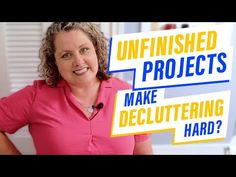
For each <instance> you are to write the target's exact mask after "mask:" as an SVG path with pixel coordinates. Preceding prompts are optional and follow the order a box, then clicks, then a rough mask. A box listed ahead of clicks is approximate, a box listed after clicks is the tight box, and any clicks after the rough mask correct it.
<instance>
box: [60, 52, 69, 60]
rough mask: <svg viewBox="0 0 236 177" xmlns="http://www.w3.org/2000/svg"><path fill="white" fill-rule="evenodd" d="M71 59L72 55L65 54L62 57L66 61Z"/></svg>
mask: <svg viewBox="0 0 236 177" xmlns="http://www.w3.org/2000/svg"><path fill="white" fill-rule="evenodd" d="M70 57H71V54H70V53H65V54H63V55H62V56H61V58H65V59H67V58H70Z"/></svg>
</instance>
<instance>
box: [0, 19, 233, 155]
mask: <svg viewBox="0 0 236 177" xmlns="http://www.w3.org/2000/svg"><path fill="white" fill-rule="evenodd" d="M95 23H96V24H97V25H99V27H100V28H101V29H102V31H103V32H104V34H105V36H106V37H107V38H108V39H109V38H110V37H111V36H112V35H115V34H123V33H135V32H145V31H157V30H171V29H179V28H189V27H197V26H203V25H210V24H216V25H217V24H222V22H221V23H215V22H214V23H206V22H204V23H200V22H124V23H123V22H119V23H117V22H95ZM230 24H231V25H232V28H233V34H232V41H231V44H232V45H233V46H234V51H235V50H236V49H235V47H236V40H235V39H236V23H230ZM48 25H50V22H14V23H13V22H9V23H7V22H6V23H0V97H4V96H8V95H9V94H11V93H14V92H15V91H17V90H19V89H21V88H23V87H24V86H26V85H28V84H32V81H33V80H35V79H39V77H38V73H37V66H38V64H39V58H38V50H39V47H40V42H41V38H42V36H43V34H44V32H45V31H46V29H47V27H48ZM233 58H234V59H233V60H234V61H233V70H232V79H231V81H230V83H221V84H211V86H210V87H209V85H198V86H191V87H184V92H183V87H175V88H167V89H166V90H165V97H166V98H171V97H177V96H187V95H194V94H201V93H210V92H216V91H224V90H231V99H230V112H229V122H228V132H227V137H226V139H225V140H223V141H213V142H207V143H196V144H189V145H172V144H171V143H172V136H173V132H161V133H153V134H152V142H153V149H154V153H155V154H233V153H236V150H235V149H233V147H236V138H235V137H234V136H235V135H236V109H233V106H234V105H236V77H235V76H236V63H235V52H234V57H233ZM116 75H117V76H118V77H120V78H122V79H123V80H126V81H127V82H129V83H132V79H133V73H132V72H125V73H118V74H116ZM233 88H234V89H233ZM9 137H10V139H11V140H12V141H13V142H14V143H15V145H16V146H17V147H18V148H19V149H20V150H21V152H22V153H23V154H35V149H34V145H33V142H32V139H31V136H30V134H29V132H28V127H23V128H22V129H20V130H18V131H17V132H16V133H15V134H13V135H9ZM233 137H234V138H233ZM230 147H231V151H230Z"/></svg>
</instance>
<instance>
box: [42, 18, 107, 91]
mask: <svg viewBox="0 0 236 177" xmlns="http://www.w3.org/2000/svg"><path fill="white" fill-rule="evenodd" d="M72 30H80V31H83V32H84V33H85V34H86V35H87V36H88V37H89V38H90V40H91V41H92V43H93V46H94V48H95V51H96V54H97V58H98V72H97V75H96V76H97V78H98V79H100V80H108V79H109V78H110V77H111V75H110V74H108V73H107V56H108V46H107V41H108V40H107V39H106V38H105V36H104V34H103V32H102V31H101V30H100V29H99V27H98V26H97V25H96V24H94V23H90V22H54V23H52V24H51V25H50V26H49V27H48V29H47V31H46V34H45V37H44V38H43V39H42V44H41V47H40V50H39V57H40V60H41V61H40V64H39V66H38V71H39V73H40V77H42V78H44V79H45V81H46V83H47V85H49V86H50V87H56V86H57V83H58V82H59V81H60V80H61V76H60V73H59V71H58V68H57V65H56V63H55V57H54V53H55V44H54V41H55V36H56V34H57V33H60V32H61V31H66V32H69V31H72Z"/></svg>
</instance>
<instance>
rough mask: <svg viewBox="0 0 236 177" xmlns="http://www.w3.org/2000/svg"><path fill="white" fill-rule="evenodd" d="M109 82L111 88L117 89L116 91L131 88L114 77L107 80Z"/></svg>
mask: <svg viewBox="0 0 236 177" xmlns="http://www.w3.org/2000/svg"><path fill="white" fill-rule="evenodd" d="M109 82H110V83H111V84H112V87H113V88H117V89H131V88H132V86H131V84H129V83H128V82H126V81H124V80H122V79H120V78H118V77H115V76H113V77H111V78H110V79H109Z"/></svg>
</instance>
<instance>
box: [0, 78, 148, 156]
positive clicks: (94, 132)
mask: <svg viewBox="0 0 236 177" xmlns="http://www.w3.org/2000/svg"><path fill="white" fill-rule="evenodd" d="M130 88H131V87H130V85H129V84H127V83H126V82H124V81H122V80H120V79H118V78H115V77H113V78H111V79H109V80H108V81H102V82H101V85H100V91H99V95H98V98H97V101H96V105H98V104H99V103H102V104H103V108H101V109H98V108H96V109H95V111H94V113H93V115H92V116H93V118H92V119H91V120H89V119H87V118H86V116H85V115H84V114H83V112H82V111H81V105H80V104H79V103H78V101H77V100H76V98H75V97H74V96H73V95H72V92H71V90H70V87H69V86H68V84H67V83H66V82H65V81H64V80H62V81H60V82H59V84H58V86H57V87H55V88H51V87H49V86H47V84H46V83H45V81H42V80H37V81H35V82H34V84H33V85H32V86H27V87H25V88H23V89H22V90H20V91H18V92H16V93H14V94H12V95H10V96H8V97H4V98H1V100H0V128H1V129H2V130H4V131H6V132H8V133H14V132H16V131H17V130H18V129H19V128H21V127H23V126H25V125H28V126H29V132H30V134H31V136H32V139H33V141H34V145H35V148H36V152H37V154H133V150H134V145H135V142H140V141H145V140H147V139H149V138H150V135H148V134H142V135H133V136H121V137H112V138H111V137H110V133H111V125H112V114H113V106H114V98H115V94H116V92H117V91H118V90H124V89H130Z"/></svg>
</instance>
